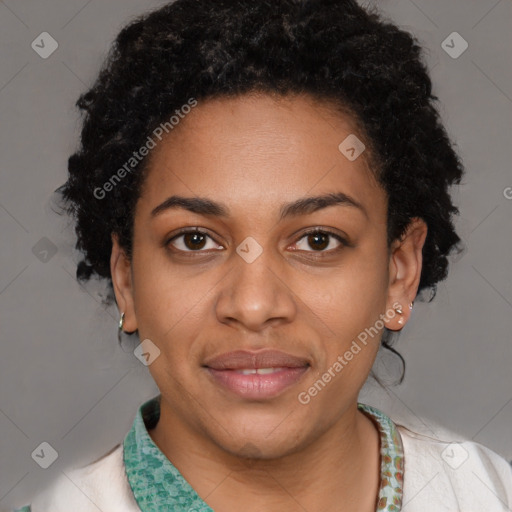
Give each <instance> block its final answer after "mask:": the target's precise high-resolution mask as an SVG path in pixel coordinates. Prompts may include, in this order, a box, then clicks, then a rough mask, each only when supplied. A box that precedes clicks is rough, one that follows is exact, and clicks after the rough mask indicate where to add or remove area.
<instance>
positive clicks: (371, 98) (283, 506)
mask: <svg viewBox="0 0 512 512" xmlns="http://www.w3.org/2000/svg"><path fill="white" fill-rule="evenodd" d="M435 100H436V97H435V96H433V95H432V92H431V81H430V78H429V76H428V73H427V70H426V68H425V65H424V64H423V61H422V53H421V49H420V47H419V46H418V44H417V43H416V41H415V40H414V39H413V38H412V36H411V35H410V34H408V33H407V32H404V31H402V30H400V29H399V28H397V27H396V26H394V25H393V24H390V23H387V22H384V21H382V20H381V19H380V18H379V16H378V15H377V14H375V13H370V12H368V11H366V10H364V9H363V8H361V7H359V6H358V5H357V3H356V2H354V1H350V0H343V1H342V0H278V1H276V0H274V1H254V0H237V1H227V0H178V1H176V2H174V3H172V4H169V5H166V6H164V7H162V8H161V9H159V10H157V11H155V12H152V13H150V14H148V15H146V16H143V17H141V18H140V19H138V20H136V21H134V22H133V23H131V24H130V25H129V26H127V27H125V28H124V29H123V30H122V31H121V33H120V34H119V36H118V37H117V40H116V43H115V45H114V47H113V50H112V52H111V55H110V56H109V58H108V60H107V62H106V64H105V66H104V68H103V70H102V72H101V74H100V76H99V78H98V80H97V82H96V84H95V85H94V86H93V88H92V89H91V90H90V91H88V92H87V93H86V94H84V95H83V96H82V97H81V98H80V100H79V102H78V105H79V107H80V108H81V109H82V110H83V111H84V112H85V114H86V115H85V120H84V126H83V130H82V139H81V147H80V148H79V150H78V152H77V153H75V154H74V155H73V156H72V157H71V158H70V160H69V179H68V181H67V182H66V183H65V185H64V186H63V187H62V189H61V192H62V194H63V198H64V200H65V202H66V204H67V207H68V211H69V213H71V214H72V215H73V216H74V217H75V219H76V232H77V236H78V242H77V248H79V249H80V250H81V251H82V252H83V254H84V256H85V258H84V261H83V262H82V263H81V264H80V265H79V267H78V270H77V275H78V277H79V278H80V279H82V280H87V279H88V278H89V277H91V276H92V275H96V276H99V277H101V278H104V279H106V280H107V281H108V282H109V284H111V289H112V293H113V297H112V298H115V301H116V304H117V306H118V308H119V311H120V325H119V329H120V331H124V332H127V333H136V334H137V336H138V338H139V340H140V341H141V344H140V345H139V346H138V348H137V349H136V351H135V353H136V355H137V356H138V357H139V358H140V359H141V361H142V362H143V363H144V364H146V365H147V366H148V368H149V371H150V372H151V375H152V376H153V378H154V379H155V382H156V384H157V385H158V387H159V390H160V392H161V393H160V395H159V396H158V397H155V398H154V399H152V400H150V401H148V402H146V403H145V404H143V405H142V406H141V407H140V409H139V411H138V413H137V416H136V418H135V421H134V423H133V426H132V428H131V430H130V431H129V432H128V434H127V435H126V437H125V438H124V440H123V442H122V443H120V444H119V445H117V446H116V447H114V449H113V450H112V451H111V452H109V453H108V454H106V455H105V456H103V457H102V458H101V459H100V460H98V461H95V462H94V463H92V464H90V465H88V466H86V467H85V468H77V469H75V470H73V471H71V472H69V474H68V475H67V476H66V478H64V477H63V478H62V479H60V480H57V482H55V484H54V486H53V487H52V488H51V489H49V490H48V491H47V492H45V493H43V494H41V495H40V496H38V497H36V499H35V500H34V501H33V503H32V505H31V508H30V507H26V508H25V510H30V509H31V510H32V511H33V512H43V511H51V512H58V511H61V510H62V511H64V510H70V509H72V510H74V511H92V510H95V511H96V510H103V511H105V512H106V511H108V512H116V511H123V512H125V511H132V510H133V511H137V510H142V511H144V512H147V511H156V510H176V511H177V510H180V511H181V510H183V511H190V512H192V511H205V510H216V511H223V512H230V511H235V510H237V511H238V510H247V511H252V510H258V511H259V510H266V511H279V512H282V511H299V510H300V511H304V510H307V511H320V510H321V511H337V510H357V511H361V512H370V511H372V512H373V511H375V510H386V511H392V510H393V511H398V510H402V511H414V512H419V511H427V510H428V511H432V510H450V511H454V510H463V511H465V512H468V511H469V510H492V511H498V510H510V507H512V472H511V470H510V467H509V466H508V464H507V462H506V461H505V460H504V459H502V458H501V457H500V456H499V455H497V454H496V453H494V452H492V451H491V450H490V449H488V448H486V447H483V446H482V445H479V444H477V443H473V442H463V443H450V442H449V440H436V439H431V438H428V437H426V436H424V435H419V434H416V433H414V432H411V431H410V430H408V429H407V428H406V427H404V426H401V425H397V424H395V423H394V422H393V421H392V420H391V419H390V418H389V417H387V416H386V415H385V414H384V413H382V412H381V411H379V410H378V409H376V408H374V407H370V406H367V405H364V404H361V403H359V402H358V394H359V391H360V390H361V388H362V386H363V384H364V382H365V380H366V378H367V377H368V375H369V373H370V370H371V368H372V364H373V362H374V360H375V357H376V354H377V351H378V349H379V346H380V344H383V345H384V347H387V348H389V349H391V350H393V349H392V348H391V346H390V343H391V342H392V340H391V335H392V334H393V333H395V334H396V333H399V331H400V330H401V329H402V328H403V327H404V325H405V324H406V323H407V321H408V320H409V318H410V314H411V310H412V308H413V303H414V301H415V300H416V297H417V296H418V294H419V293H422V292H426V291H431V292H435V287H436V283H438V282H439V281H441V280H443V279H444V278H445V277H446V275H447V255H448V254H450V252H451V251H453V250H456V249H457V245H458V242H459V241H460V239H459V237H458V236H457V234H456V233H455V230H454V227H453V222H452V216H453V215H454V214H456V213H457V208H456V207H455V206H454V205H453V203H452V200H451V197H450V195H449V193H448V189H449V187H450V186H451V185H453V184H457V183H459V182H460V179H461V176H462V173H463V166H462V163H461V162H460V159H459V158H458V156H457V155H456V153H455V152H454V150H453V148H452V144H451V142H450V140H449V139H448V137H447V135H446V132H445V130H444V127H443V126H442V124H441V122H440V118H439V115H438V113H437V110H436V107H435Z"/></svg>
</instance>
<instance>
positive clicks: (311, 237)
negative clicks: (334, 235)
mask: <svg viewBox="0 0 512 512" xmlns="http://www.w3.org/2000/svg"><path fill="white" fill-rule="evenodd" d="M319 238H321V239H323V243H322V242H318V239H319ZM327 238H328V237H327V235H326V234H325V233H314V234H312V235H309V240H308V242H309V244H310V246H311V247H313V249H314V248H315V247H314V245H315V244H318V243H320V245H321V247H318V245H317V247H316V248H318V249H325V248H326V247H327V246H328V245H329V243H328V241H327Z"/></svg>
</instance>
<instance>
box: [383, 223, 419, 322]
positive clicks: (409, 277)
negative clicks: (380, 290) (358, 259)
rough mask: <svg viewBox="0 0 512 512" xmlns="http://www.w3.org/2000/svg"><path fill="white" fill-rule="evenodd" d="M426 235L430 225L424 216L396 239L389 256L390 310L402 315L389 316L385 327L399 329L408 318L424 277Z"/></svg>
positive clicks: (388, 300) (388, 303)
mask: <svg viewBox="0 0 512 512" xmlns="http://www.w3.org/2000/svg"><path fill="white" fill-rule="evenodd" d="M426 237H427V225H426V223H425V221H424V220H423V219H420V218H416V217H415V218H414V219H412V220H411V222H410V223H409V225H408V226H407V229H406V232H405V233H404V235H403V236H402V237H401V239H400V240H395V241H393V243H392V245H391V254H390V258H389V285H388V297H387V309H386V311H389V310H396V308H400V309H401V310H402V314H399V313H396V314H395V315H394V316H393V317H388V318H387V320H386V327H387V328H388V329H390V330H393V331H399V330H400V329H402V327H403V326H404V325H405V324H406V323H407V321H408V320H409V317H410V314H411V309H410V307H409V304H410V303H411V302H413V301H414V298H415V297H416V293H417V292H418V286H419V283H420V277H421V268H422V264H423V258H422V250H423V245H424V243H425V239H426Z"/></svg>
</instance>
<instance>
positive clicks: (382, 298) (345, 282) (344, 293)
mask: <svg viewBox="0 0 512 512" xmlns="http://www.w3.org/2000/svg"><path fill="white" fill-rule="evenodd" d="M365 254H370V255H371V256H370V257H368V256H366V255H365ZM375 254H377V253H376V251H375V249H374V250H373V251H366V252H364V251H358V252H357V253H356V252H354V254H352V255H351V257H350V258H347V259H346V260H345V262H344V264H343V266H340V267H339V268H337V269H335V270H333V271H332V272H331V273H330V274H329V276H323V277H321V278H317V279H316V280H315V282H314V285H312V284H311V282H309V283H308V284H307V285H306V286H305V287H304V288H303V296H304V297H305V299H304V303H305V304H306V305H307V306H308V308H309V309H310V310H311V311H312V312H313V313H314V315H313V318H315V317H316V318H317V319H319V320H321V322H319V323H320V324H321V325H322V326H323V331H325V333H326V335H327V336H328V337H329V338H331V339H332V338H334V337H335V338H336V339H338V340H339V342H340V344H341V345H342V346H344V345H346V344H347V342H350V341H351V340H352V339H353V338H355V337H357V336H358V334H359V333H360V332H362V331H364V330H365V329H366V328H370V327H371V326H373V325H374V324H375V323H376V321H377V320H378V319H379V315H380V314H382V313H384V311H385V308H386V297H387V281H388V276H387V266H386V263H385V262H384V261H382V259H380V258H378V257H377V256H373V255H375ZM379 325H380V323H379ZM323 331H322V332H323ZM330 345H332V343H330Z"/></svg>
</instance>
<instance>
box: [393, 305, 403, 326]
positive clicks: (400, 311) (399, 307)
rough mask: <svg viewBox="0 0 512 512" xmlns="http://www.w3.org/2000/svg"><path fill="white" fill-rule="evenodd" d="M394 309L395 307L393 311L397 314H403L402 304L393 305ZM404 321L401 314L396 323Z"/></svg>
mask: <svg viewBox="0 0 512 512" xmlns="http://www.w3.org/2000/svg"><path fill="white" fill-rule="evenodd" d="M394 309H395V311H396V312H397V314H399V315H403V314H404V312H403V310H402V306H400V305H399V306H397V307H395V308H394ZM404 321H405V320H404V317H403V316H401V317H400V318H399V319H398V325H404Z"/></svg>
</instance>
